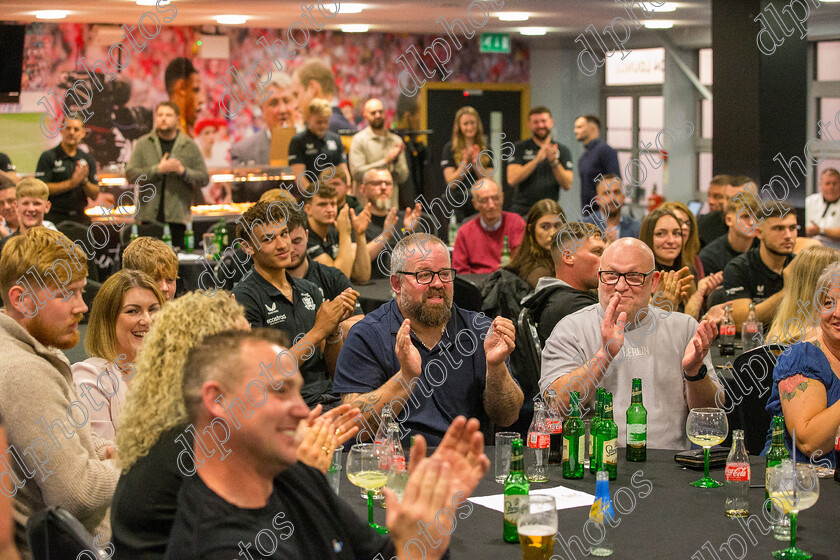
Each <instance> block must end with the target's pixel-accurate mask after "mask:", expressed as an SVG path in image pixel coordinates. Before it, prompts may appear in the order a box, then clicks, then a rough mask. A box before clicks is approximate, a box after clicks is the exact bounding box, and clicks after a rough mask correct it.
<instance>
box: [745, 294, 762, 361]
mask: <svg viewBox="0 0 840 560" xmlns="http://www.w3.org/2000/svg"><path fill="white" fill-rule="evenodd" d="M763 335H764V325H762V324H761V322H760V321H759V320H758V315H757V314H756V312H755V303H753V302H750V310H749V311H748V312H747V318H746V319H745V320H744V323H743V324H742V325H741V343H742V344H743V346H744V352H749V351H750V350H752V349H753V348H758V347H759V346H761V345H762V344H764V339H763Z"/></svg>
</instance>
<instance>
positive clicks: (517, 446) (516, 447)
mask: <svg viewBox="0 0 840 560" xmlns="http://www.w3.org/2000/svg"><path fill="white" fill-rule="evenodd" d="M530 488H531V483H530V482H528V477H527V476H525V455H524V452H523V450H522V440H521V439H520V438H516V439H514V440H513V442H512V443H511V445H510V471H508V475H507V477H506V478H505V513H504V518H505V525H504V529H503V530H502V538H503V539H505V542H510V543H518V542H519V532H517V530H516V520H517V517H518V516H519V497H520V496H527V495H528V491H529V490H530Z"/></svg>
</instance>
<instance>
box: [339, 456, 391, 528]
mask: <svg viewBox="0 0 840 560" xmlns="http://www.w3.org/2000/svg"><path fill="white" fill-rule="evenodd" d="M390 463H391V457H390V453H389V451H388V446H387V445H379V444H376V443H357V444H355V445H354V446H353V447H351V448H350V453H349V454H348V455H347V478H348V479H349V480H350V482H352V483H353V484H355V485H356V486H358V487H360V488H364V489H365V490H366V491H367V506H368V525H370V526H371V527H372V528H373V529H376V531H377V532H378V533H379V534H380V535H385V534H387V533H388V529H386V528H385V526H383V525H379V524H377V523H374V522H373V491H374V489H376V488H382V487H383V486H385V483H386V482H387V480H388V469H389V467H390V466H391V465H390Z"/></svg>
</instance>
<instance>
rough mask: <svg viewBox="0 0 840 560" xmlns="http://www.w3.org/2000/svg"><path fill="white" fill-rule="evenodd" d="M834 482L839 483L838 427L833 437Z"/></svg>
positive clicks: (839, 448)
mask: <svg viewBox="0 0 840 560" xmlns="http://www.w3.org/2000/svg"><path fill="white" fill-rule="evenodd" d="M834 481H835V482H840V426H837V433H836V434H835V436H834Z"/></svg>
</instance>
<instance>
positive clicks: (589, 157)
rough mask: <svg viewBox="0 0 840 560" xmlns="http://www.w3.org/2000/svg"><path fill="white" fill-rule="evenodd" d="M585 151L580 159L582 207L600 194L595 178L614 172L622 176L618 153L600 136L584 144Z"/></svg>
mask: <svg viewBox="0 0 840 560" xmlns="http://www.w3.org/2000/svg"><path fill="white" fill-rule="evenodd" d="M583 149H584V152H583V154H581V156H580V159H579V160H578V170H579V171H580V207H581V208H583V207H585V206H586V205H587V204H589V203H590V202H592V199H593V198H595V196H596V195H597V194H598V191H597V189H596V188H595V187H596V186H597V183H596V181H595V178H596V177H597V176H598V175H601V174H604V175H607V174H608V173H612V174H613V175H618V177H619V178H621V168H620V167H619V165H618V153H617V152H616V151H615V150H614V149H612V148H611V147H610V146H608V145H607V143H606V142H604V141H603V140H601V139H600V138H596V139H595V140H593V141H591V142H590V143H589V144H586V145H584V147H583Z"/></svg>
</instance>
